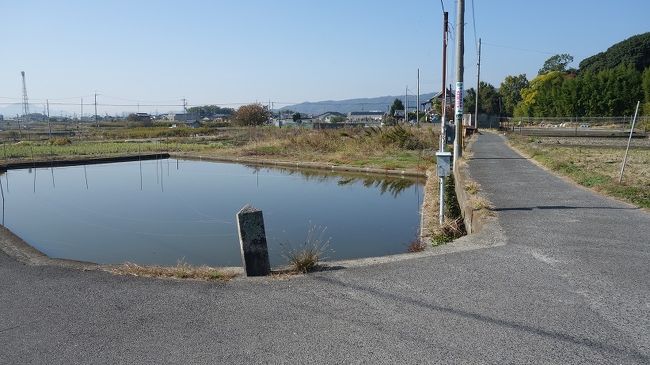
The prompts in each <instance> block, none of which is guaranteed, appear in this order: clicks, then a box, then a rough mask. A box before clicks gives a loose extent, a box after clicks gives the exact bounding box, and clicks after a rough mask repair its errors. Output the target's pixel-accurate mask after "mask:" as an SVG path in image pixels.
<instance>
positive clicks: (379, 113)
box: [350, 111, 384, 116]
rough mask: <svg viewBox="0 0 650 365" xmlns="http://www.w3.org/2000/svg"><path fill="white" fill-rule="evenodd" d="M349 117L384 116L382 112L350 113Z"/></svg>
mask: <svg viewBox="0 0 650 365" xmlns="http://www.w3.org/2000/svg"><path fill="white" fill-rule="evenodd" d="M350 115H357V116H358V115H384V112H376V111H375V112H350Z"/></svg>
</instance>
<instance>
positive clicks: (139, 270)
mask: <svg viewBox="0 0 650 365" xmlns="http://www.w3.org/2000/svg"><path fill="white" fill-rule="evenodd" d="M111 272H112V273H113V274H116V275H130V276H142V277H150V278H174V279H194V280H206V281H217V280H219V281H228V280H231V279H233V278H235V277H236V276H237V274H236V273H234V272H230V271H225V270H220V269H216V268H213V267H209V266H192V265H190V264H188V263H186V262H184V261H179V262H178V263H177V264H176V266H147V265H145V266H141V265H138V264H134V263H131V262H127V263H124V264H122V265H119V266H117V267H115V268H113V269H112V270H111Z"/></svg>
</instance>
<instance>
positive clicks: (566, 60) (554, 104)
mask: <svg viewBox="0 0 650 365" xmlns="http://www.w3.org/2000/svg"><path fill="white" fill-rule="evenodd" d="M571 62H573V57H572V56H571V55H569V54H559V55H554V56H552V57H550V58H549V59H547V60H546V62H544V65H543V66H542V67H541V68H540V70H539V72H538V74H537V76H535V77H534V78H533V79H532V80H528V78H527V77H526V74H520V75H511V76H507V77H506V78H505V79H504V80H503V82H501V85H500V86H499V88H498V89H497V88H495V87H494V86H493V85H491V84H489V83H485V82H481V85H480V88H479V95H478V99H479V113H487V114H500V115H504V116H515V117H594V116H604V117H608V116H623V115H631V114H633V113H634V109H635V107H636V103H637V101H641V102H642V103H643V110H642V111H643V112H644V113H645V114H646V115H650V33H645V34H641V35H637V36H634V37H631V38H629V39H627V40H625V41H623V42H620V43H618V44H615V45H614V46H612V47H610V49H608V50H607V51H606V52H602V53H599V54H597V55H595V56H592V57H589V58H586V59H585V60H583V61H582V62H581V63H580V67H579V69H574V68H569V64H570V63H571ZM475 100H476V91H475V90H474V89H473V88H471V89H468V90H467V92H466V94H465V112H467V113H474V108H475V105H476V101H475Z"/></svg>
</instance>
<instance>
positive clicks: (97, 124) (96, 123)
mask: <svg viewBox="0 0 650 365" xmlns="http://www.w3.org/2000/svg"><path fill="white" fill-rule="evenodd" d="M95 125H96V126H97V127H99V123H98V122H97V93H95Z"/></svg>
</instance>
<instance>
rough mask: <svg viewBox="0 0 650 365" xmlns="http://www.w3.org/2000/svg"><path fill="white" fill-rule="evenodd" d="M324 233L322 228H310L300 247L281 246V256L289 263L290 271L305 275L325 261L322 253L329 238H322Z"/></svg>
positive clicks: (326, 246)
mask: <svg viewBox="0 0 650 365" xmlns="http://www.w3.org/2000/svg"><path fill="white" fill-rule="evenodd" d="M325 231H326V228H324V227H321V226H312V227H311V228H309V231H308V232H307V238H306V239H305V242H303V244H302V245H299V246H298V247H290V246H287V245H281V246H282V247H283V249H284V254H283V256H284V257H285V258H286V259H287V261H288V262H289V267H290V269H291V271H293V272H295V273H300V274H305V273H308V272H312V271H315V270H316V269H317V268H318V267H319V262H320V261H322V260H324V259H325V257H324V253H325V251H326V250H327V248H328V246H329V243H330V239H329V238H324V236H325Z"/></svg>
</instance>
